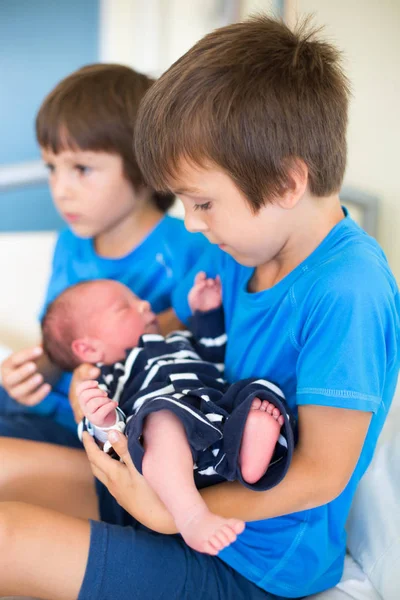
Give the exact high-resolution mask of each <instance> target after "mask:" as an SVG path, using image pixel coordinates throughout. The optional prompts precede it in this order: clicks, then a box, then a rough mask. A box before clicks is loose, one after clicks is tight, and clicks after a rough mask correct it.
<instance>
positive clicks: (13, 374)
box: [3, 361, 37, 388]
mask: <svg viewBox="0 0 400 600" xmlns="http://www.w3.org/2000/svg"><path fill="white" fill-rule="evenodd" d="M36 370H37V367H36V364H35V363H34V362H31V361H29V362H27V363H24V364H23V365H21V366H20V367H18V368H15V369H12V370H9V371H7V369H6V370H5V375H4V377H3V379H4V384H5V385H6V386H7V387H9V388H12V387H14V386H16V385H18V384H20V383H22V382H25V380H27V379H28V377H29V376H30V375H33V373H35V371H36Z"/></svg>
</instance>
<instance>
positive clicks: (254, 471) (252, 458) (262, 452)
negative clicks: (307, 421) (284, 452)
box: [239, 398, 284, 483]
mask: <svg viewBox="0 0 400 600" xmlns="http://www.w3.org/2000/svg"><path fill="white" fill-rule="evenodd" d="M283 423H284V418H283V416H282V415H281V413H280V412H279V410H278V409H277V408H276V407H275V406H274V405H273V404H272V403H271V402H268V401H267V400H262V401H261V400H260V399H259V398H254V400H253V403H252V405H251V409H250V412H249V414H248V417H247V421H246V425H245V427H244V431H243V437H242V444H241V447H240V454H239V463H240V470H241V472H242V477H243V479H244V480H245V481H247V483H255V482H256V481H258V480H259V479H260V478H261V477H262V476H263V475H264V473H265V471H266V470H267V468H268V465H269V463H270V461H271V458H272V455H273V453H274V449H275V445H276V442H277V441H278V438H279V433H280V430H281V426H282V425H283Z"/></svg>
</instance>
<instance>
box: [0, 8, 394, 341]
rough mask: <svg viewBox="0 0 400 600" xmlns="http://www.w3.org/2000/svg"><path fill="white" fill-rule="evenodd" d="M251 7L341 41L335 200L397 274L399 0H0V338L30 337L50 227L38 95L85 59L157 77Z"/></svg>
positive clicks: (53, 220)
mask: <svg viewBox="0 0 400 600" xmlns="http://www.w3.org/2000/svg"><path fill="white" fill-rule="evenodd" d="M260 11H264V12H269V13H271V14H274V15H275V16H281V17H282V18H284V19H285V20H286V21H287V22H288V23H289V24H293V23H295V22H296V20H297V19H298V18H299V17H301V16H304V15H305V14H309V13H313V14H314V21H315V23H316V24H321V25H324V26H325V36H326V37H327V38H329V39H330V40H331V41H333V42H334V43H335V44H336V45H337V46H339V47H340V48H341V49H342V50H343V53H344V65H345V70H346V72H347V74H348V76H349V78H350V80H351V82H352V91H353V98H352V103H351V109H350V127H349V134H348V142H349V158H348V168H347V172H346V177H345V186H344V190H343V201H344V202H349V204H350V209H351V213H352V215H354V217H355V218H356V219H357V220H358V221H359V222H360V223H361V224H363V225H364V226H365V227H366V229H367V230H368V231H369V232H371V233H372V234H373V235H375V236H376V237H377V239H378V241H379V242H380V244H381V245H382V247H383V249H384V251H385V252H386V254H387V256H388V258H389V261H390V264H391V266H392V269H393V270H394V272H395V275H396V277H397V279H398V281H400V201H399V198H398V196H399V193H398V189H397V188H398V184H397V169H399V170H400V166H398V164H397V163H398V155H399V153H398V140H399V139H400V115H399V109H398V105H399V98H400V74H399V67H398V58H399V56H400V35H399V33H400V31H399V28H400V2H399V0H369V1H368V2H365V1H362V0H335V1H334V2H332V0H0V74H1V77H0V114H1V118H0V140H1V143H0V277H1V281H2V285H1V290H2V295H1V298H0V344H3V345H9V346H11V347H12V348H14V349H17V348H19V347H24V346H26V344H27V343H35V341H36V339H37V335H38V328H37V323H36V314H37V312H38V310H39V307H40V304H41V301H42V297H43V294H44V290H45V286H46V282H47V277H48V273H49V269H50V264H49V262H50V257H51V253H52V248H53V244H54V240H55V235H56V234H55V231H56V230H57V229H59V228H60V227H61V225H62V223H61V221H60V219H59V218H58V216H57V215H56V213H55V211H54V209H53V207H52V204H51V200H50V195H49V192H48V190H47V185H46V173H45V171H44V168H43V166H42V164H41V162H40V156H39V149H38V147H37V145H36V142H35V137H34V118H35V114H36V111H37V109H38V107H39V105H40V103H41V101H42V100H43V98H44V96H45V95H46V94H47V93H48V92H49V91H50V90H51V89H52V88H53V87H54V85H55V84H56V83H57V82H58V81H59V80H60V79H62V78H63V77H65V76H66V75H67V74H68V73H70V72H71V71H73V70H75V69H77V68H78V67H80V66H82V65H84V64H87V63H91V62H97V61H102V62H119V63H123V64H127V65H129V66H132V67H134V68H135V69H137V70H139V71H143V72H146V73H149V74H152V75H154V76H157V75H160V74H161V73H162V72H163V71H164V70H165V69H166V68H168V67H169V65H171V64H172V63H173V62H174V61H175V60H176V59H177V58H178V57H179V56H181V55H182V54H183V53H184V52H185V51H186V50H187V49H189V48H190V47H191V46H192V45H193V44H194V43H195V42H196V41H197V40H198V39H199V38H200V37H202V36H203V35H204V34H205V33H207V32H209V31H211V30H212V29H215V28H216V27H220V26H222V25H225V24H228V23H230V22H234V21H237V20H241V19H243V18H245V17H246V16H248V15H250V14H252V13H254V12H260ZM349 199H350V200H349ZM179 210H180V208H179V205H178V206H177V207H176V212H178V213H179ZM367 275H368V274H366V276H367Z"/></svg>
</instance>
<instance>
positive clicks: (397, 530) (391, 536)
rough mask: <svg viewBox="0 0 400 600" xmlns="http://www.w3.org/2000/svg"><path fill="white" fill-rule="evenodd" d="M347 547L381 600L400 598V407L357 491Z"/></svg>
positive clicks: (391, 417) (395, 409)
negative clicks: (382, 599)
mask: <svg viewBox="0 0 400 600" xmlns="http://www.w3.org/2000/svg"><path fill="white" fill-rule="evenodd" d="M347 533H348V548H349V551H350V552H351V554H352V556H353V557H354V558H355V560H356V561H357V562H358V563H359V564H360V566H361V567H362V569H363V571H364V572H365V573H366V575H367V576H368V577H369V579H370V580H371V582H372V584H373V585H374V587H375V588H376V589H377V590H378V592H379V593H380V595H381V596H382V598H384V600H399V598H400V407H399V406H397V405H396V403H395V404H394V406H393V407H392V410H391V411H390V413H389V416H388V419H387V423H386V425H385V429H384V432H383V435H382V440H381V442H380V444H379V446H378V449H377V450H376V453H375V456H374V458H373V460H372V463H371V465H370V466H369V468H368V470H367V472H366V474H365V475H364V477H363V478H362V479H361V481H360V483H359V486H358V488H357V491H356V494H355V497H354V501H353V504H352V508H351V511H350V515H349V520H348V524H347Z"/></svg>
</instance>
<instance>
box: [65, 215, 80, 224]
mask: <svg viewBox="0 0 400 600" xmlns="http://www.w3.org/2000/svg"><path fill="white" fill-rule="evenodd" d="M64 219H65V220H66V221H67V222H68V223H76V221H78V220H79V215H77V214H76V213H64Z"/></svg>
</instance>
